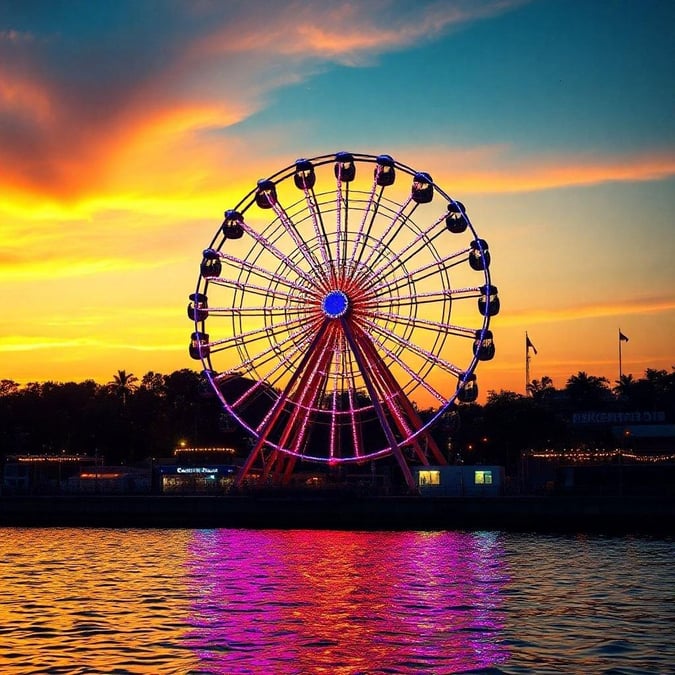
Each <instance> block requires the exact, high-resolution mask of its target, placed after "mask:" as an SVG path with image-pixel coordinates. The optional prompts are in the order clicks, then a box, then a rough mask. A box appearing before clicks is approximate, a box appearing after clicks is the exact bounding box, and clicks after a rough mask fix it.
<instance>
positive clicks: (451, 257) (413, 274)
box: [364, 248, 471, 293]
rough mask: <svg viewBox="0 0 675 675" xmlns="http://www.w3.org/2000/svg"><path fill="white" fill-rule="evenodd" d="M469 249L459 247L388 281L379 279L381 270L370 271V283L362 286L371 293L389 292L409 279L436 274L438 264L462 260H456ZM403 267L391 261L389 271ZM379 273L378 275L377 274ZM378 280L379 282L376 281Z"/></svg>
mask: <svg viewBox="0 0 675 675" xmlns="http://www.w3.org/2000/svg"><path fill="white" fill-rule="evenodd" d="M470 250H471V249H470V248H465V249H460V250H459V251H455V252H454V253H450V254H448V255H446V256H444V257H443V258H440V259H437V260H433V261H432V262H429V263H427V264H426V265H422V266H421V267H418V268H417V269H414V270H411V271H407V272H405V271H404V274H401V275H399V276H396V277H394V278H392V279H391V280H389V281H386V280H385V281H380V280H381V279H382V278H383V277H382V270H378V271H377V272H373V273H371V274H370V275H369V276H370V279H371V281H370V284H366V285H365V286H364V289H365V290H369V291H372V292H373V293H379V292H380V291H384V290H386V291H389V292H391V291H392V290H396V289H397V288H400V287H401V286H400V284H401V283H403V284H404V285H406V284H407V283H408V282H410V281H413V282H414V281H417V280H418V279H424V278H427V276H428V275H430V274H436V272H437V270H438V267H439V266H445V267H447V266H448V265H447V263H450V262H451V261H452V262H453V263H454V264H458V263H459V262H464V259H463V258H462V259H461V260H458V259H459V258H460V256H463V255H466V254H467V253H468V252H469V251H470ZM401 268H403V263H402V262H401V261H397V262H395V263H393V265H392V266H391V268H390V269H389V273H390V274H393V273H394V272H396V271H397V270H398V269H401ZM378 273H379V274H380V276H379V277H378V276H377V274H378ZM378 282H379V283H378Z"/></svg>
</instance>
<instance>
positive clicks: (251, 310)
mask: <svg viewBox="0 0 675 675" xmlns="http://www.w3.org/2000/svg"><path fill="white" fill-rule="evenodd" d="M208 311H209V316H211V315H215V316H217V315H219V314H220V315H223V316H232V317H237V318H239V319H250V318H253V317H260V316H264V317H273V316H293V315H298V316H303V317H306V316H307V314H308V311H309V310H308V309H307V307H306V306H302V305H300V306H297V307H293V306H291V307H289V306H288V305H260V306H258V307H239V306H236V307H209V310H208Z"/></svg>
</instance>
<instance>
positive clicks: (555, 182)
mask: <svg viewBox="0 0 675 675" xmlns="http://www.w3.org/2000/svg"><path fill="white" fill-rule="evenodd" d="M401 151H402V152H403V153H404V154H406V155H410V156H411V157H413V156H416V157H417V158H418V159H416V162H417V163H418V164H420V161H423V162H425V166H424V167H419V166H418V167H417V168H422V169H423V170H428V171H429V172H430V173H431V174H432V176H433V178H434V180H435V181H436V183H437V184H438V185H440V186H441V187H444V186H452V190H453V192H455V193H460V192H461V193H462V194H471V193H473V194H476V193H480V194H506V193H523V192H536V191H541V190H554V189H560V188H567V187H583V186H591V185H600V184H602V183H613V182H644V181H653V180H663V179H667V178H671V177H672V176H675V148H660V149H656V150H652V151H649V152H648V151H640V152H635V153H631V154H629V153H622V154H619V153H613V154H604V155H603V154H600V153H596V154H591V153H585V154H583V153H572V152H559V153H551V152H549V153H541V154H538V153H532V152H529V153H524V152H521V151H520V149H518V148H515V147H512V146H507V145H493V146H481V147H474V148H463V149H459V150H458V149H453V148H443V147H440V148H439V147H434V148H425V147H417V148H411V149H409V150H408V148H401ZM453 167H457V168H456V169H454V168H453Z"/></svg>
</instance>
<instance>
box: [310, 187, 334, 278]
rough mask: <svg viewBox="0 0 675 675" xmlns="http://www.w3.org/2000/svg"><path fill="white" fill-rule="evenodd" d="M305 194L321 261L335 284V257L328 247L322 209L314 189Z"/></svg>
mask: <svg viewBox="0 0 675 675" xmlns="http://www.w3.org/2000/svg"><path fill="white" fill-rule="evenodd" d="M304 193H305V202H306V204H307V209H308V210H309V213H310V217H311V219H312V227H313V228H314V238H315V239H316V240H317V242H318V243H319V250H320V251H321V259H322V260H323V264H324V266H325V267H326V269H327V270H328V274H329V276H330V281H331V282H332V283H335V280H336V276H335V264H334V263H333V257H332V255H331V251H330V246H329V245H328V234H327V233H326V226H325V225H324V222H323V216H322V215H321V209H320V208H319V203H318V201H317V198H316V194H315V192H314V190H313V189H308V188H305V189H304Z"/></svg>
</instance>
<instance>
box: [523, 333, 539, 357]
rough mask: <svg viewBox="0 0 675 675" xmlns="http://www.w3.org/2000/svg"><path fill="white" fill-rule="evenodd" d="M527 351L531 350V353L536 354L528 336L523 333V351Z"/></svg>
mask: <svg viewBox="0 0 675 675" xmlns="http://www.w3.org/2000/svg"><path fill="white" fill-rule="evenodd" d="M529 349H532V351H533V352H534V353H535V354H536V353H537V348H536V347H535V346H534V345H533V344H532V340H530V336H529V335H528V334H527V333H525V351H528V350H529Z"/></svg>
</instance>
